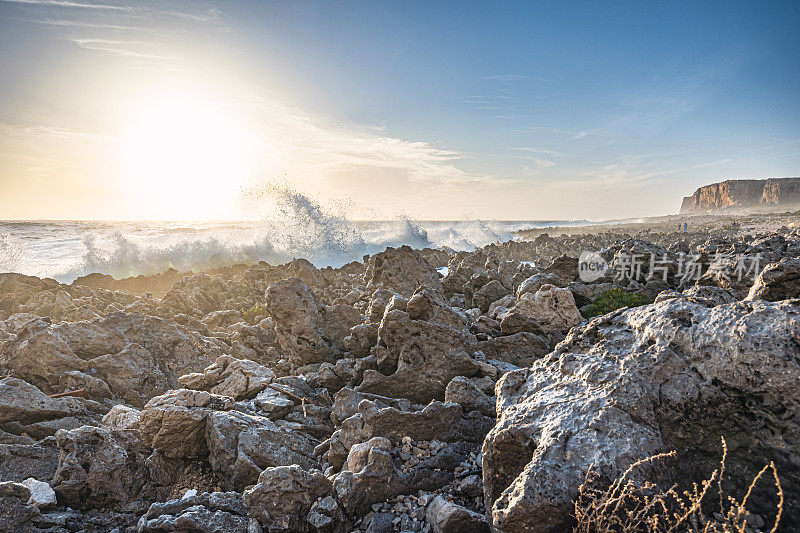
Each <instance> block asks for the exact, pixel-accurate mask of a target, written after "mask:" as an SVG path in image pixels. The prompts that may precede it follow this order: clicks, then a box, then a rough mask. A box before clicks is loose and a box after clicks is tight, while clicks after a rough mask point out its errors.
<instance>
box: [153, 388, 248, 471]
mask: <svg viewBox="0 0 800 533" xmlns="http://www.w3.org/2000/svg"><path fill="white" fill-rule="evenodd" d="M232 407H233V400H232V399H231V398H229V397H228V396H220V395H217V394H211V393H209V392H206V391H194V390H188V389H178V390H171V391H169V392H167V393H166V394H162V395H161V396H156V397H155V398H153V399H151V400H150V401H149V402H147V405H145V406H144V409H143V410H142V414H141V416H140V418H139V430H140V431H141V435H142V441H144V442H145V443H146V444H147V445H148V446H150V447H151V448H155V449H158V450H161V451H162V452H164V455H166V456H167V457H171V458H182V457H186V458H196V457H203V456H205V455H206V453H207V452H208V446H207V444H206V438H205V431H206V419H207V418H208V416H209V415H210V414H211V413H212V412H213V411H215V410H228V409H231V408H232Z"/></svg>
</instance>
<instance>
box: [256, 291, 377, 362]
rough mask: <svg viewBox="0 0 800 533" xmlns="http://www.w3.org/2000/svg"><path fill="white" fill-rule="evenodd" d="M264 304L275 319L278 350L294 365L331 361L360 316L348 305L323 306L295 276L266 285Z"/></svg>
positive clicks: (339, 353)
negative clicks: (279, 348) (267, 286)
mask: <svg viewBox="0 0 800 533" xmlns="http://www.w3.org/2000/svg"><path fill="white" fill-rule="evenodd" d="M266 306H267V310H268V311H269V314H270V316H271V317H272V318H273V320H274V321H275V332H276V333H277V335H278V342H279V343H280V347H281V351H282V352H283V353H284V355H286V356H287V357H288V358H289V361H290V362H291V363H292V364H294V365H295V367H301V366H303V365H307V364H309V363H321V362H323V361H333V360H335V359H336V357H338V356H339V355H341V354H342V353H344V350H345V348H344V338H345V337H346V336H347V335H348V334H349V333H350V328H352V327H353V326H355V325H357V324H359V323H360V322H361V321H362V320H361V316H360V315H359V314H358V312H357V311H356V310H354V309H353V308H352V307H348V306H345V305H341V304H339V305H335V306H331V307H330V308H326V306H325V304H324V303H322V300H320V299H319V298H318V297H317V295H316V294H315V293H314V291H313V290H311V289H310V288H309V287H308V286H307V285H306V284H305V283H303V282H302V281H301V280H300V279H299V278H288V279H285V280H282V281H277V282H275V283H273V284H271V285H270V286H269V288H268V289H267V293H266Z"/></svg>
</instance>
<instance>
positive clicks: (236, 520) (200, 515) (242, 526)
mask: <svg viewBox="0 0 800 533" xmlns="http://www.w3.org/2000/svg"><path fill="white" fill-rule="evenodd" d="M248 524H249V519H248V516H247V509H246V508H245V506H244V503H243V501H242V496H241V495H240V494H239V493H238V492H212V493H208V492H203V493H202V494H195V495H193V496H184V497H183V498H181V499H179V500H170V501H168V502H164V503H154V504H152V505H151V506H150V508H149V509H148V510H147V513H145V514H144V515H143V516H142V517H141V519H139V524H138V526H137V531H138V532H139V533H165V532H168V531H192V532H197V533H216V532H221V531H224V532H226V533H228V532H230V533H247V531H248Z"/></svg>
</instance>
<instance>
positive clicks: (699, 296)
mask: <svg viewBox="0 0 800 533" xmlns="http://www.w3.org/2000/svg"><path fill="white" fill-rule="evenodd" d="M674 298H682V299H686V300H689V301H691V302H695V303H698V304H701V305H705V306H706V307H714V306H717V305H724V304H729V303H732V302H735V301H737V300H739V295H738V294H737V293H735V292H734V291H732V290H730V289H723V288H722V287H714V286H713V285H693V286H692V287H690V288H688V289H686V290H685V291H682V292H681V291H673V290H669V291H663V292H661V293H660V294H659V295H658V296H657V297H656V298H655V301H654V303H660V302H665V301H667V300H672V299H674Z"/></svg>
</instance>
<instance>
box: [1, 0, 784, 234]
mask: <svg viewBox="0 0 800 533" xmlns="http://www.w3.org/2000/svg"><path fill="white" fill-rule="evenodd" d="M0 47H2V48H1V49H2V51H3V53H2V54H0V135H2V136H1V137H0V210H2V211H4V212H6V213H8V214H7V215H6V216H5V217H3V216H2V215H0V218H165V217H178V218H182V217H188V218H196V217H211V218H239V216H240V215H242V213H243V211H242V210H241V209H242V207H241V205H240V203H238V202H239V198H240V196H241V194H240V192H241V190H242V189H243V188H246V186H247V185H248V184H250V183H252V182H253V181H257V180H261V179H265V178H272V177H275V176H281V177H282V179H286V180H289V181H291V182H292V183H293V184H295V186H296V187H297V188H299V189H301V190H303V191H307V192H308V193H310V194H312V195H315V196H317V197H319V198H321V199H322V200H323V201H326V202H331V203H334V204H337V205H342V204H344V205H346V206H347V207H346V210H347V212H348V214H350V215H351V216H355V217H377V218H385V217H391V216H398V215H408V216H412V217H421V218H438V219H448V218H496V219H552V218H618V217H629V216H645V215H656V214H666V213H670V212H675V211H676V210H677V209H678V207H679V205H680V200H681V197H682V196H684V195H688V194H690V193H691V192H692V191H693V190H694V189H695V188H696V187H698V186H700V185H703V184H705V183H709V182H713V181H717V180H719V179H724V178H765V177H775V176H797V175H800V97H798V95H800V59H798V58H800V4H798V3H797V2H747V3H745V2H718V3H716V2H691V3H689V2H687V3H682V2H663V3H662V2H558V3H556V2H518V3H515V2H491V3H489V2H487V3H484V4H478V3H462V2H397V3H388V2H336V3H330V2H268V1H230V0H229V1H219V2H205V1H155V0H143V1H139V2H125V1H121V0H97V1H94V0H74V1H72V0H0ZM162 92H163V93H164V94H169V97H168V98H165V99H163V100H164V101H163V102H162V105H163V106H164V107H166V108H169V107H170V106H171V104H170V102H177V103H178V104H180V103H181V102H193V103H192V104H191V105H190V106H187V107H186V109H185V113H184V114H182V115H178V114H174V116H173V117H172V118H171V119H170V118H165V119H163V120H164V122H163V123H161V122H159V120H161V119H159V118H157V117H159V116H162V115H170V112H162V111H161V110H162V108H159V107H157V106H156V107H155V109H157V110H159V111H158V113H153V115H154V116H155V117H156V118H153V119H152V120H150V121H149V122H146V121H145V122H144V123H142V124H139V123H138V122H136V121H135V120H134V122H136V124H138V125H137V126H136V128H138V129H137V130H136V131H135V132H132V129H131V127H130V124H131V120H132V119H131V118H130V117H131V116H132V115H133V116H134V117H136V116H139V115H142V112H141V109H143V108H142V106H143V105H144V106H145V110H147V109H146V107H147V105H148V104H147V102H152V101H153V100H154V99H156V100H157V99H158V98H160V96H159V95H160V94H161V93H162ZM142 102H144V104H143V103H142ZM137 106H138V107H137ZM212 108H213V110H212V111H211V112H209V109H212ZM219 110H222V111H219ZM195 111H196V112H195ZM218 111H219V112H218ZM221 113H222V114H221ZM144 114H146V113H144ZM187 115H188V116H208V117H212V118H208V119H204V120H203V121H199V122H198V124H200V123H201V122H202V123H204V124H208V125H209V127H210V129H213V130H214V131H217V132H218V131H225V132H227V133H226V134H225V138H226V139H227V138H233V137H237V136H241V137H242V138H245V137H247V139H251V140H254V141H253V142H252V143H251V142H250V140H248V141H242V142H238V143H237V146H235V147H229V148H227V149H220V150H219V153H216V154H214V155H208V152H209V151H211V150H209V149H208V146H213V145H217V144H224V142H223V143H218V142H217V141H216V139H215V138H214V137H213V135H214V134H213V133H209V135H208V136H198V138H197V141H196V142H197V147H198V149H197V150H194V149H193V145H191V144H188V145H182V146H177V147H176V149H175V150H174V151H171V152H170V153H171V154H173V155H172V156H164V155H163V154H162V156H161V159H154V160H153V161H152V162H149V163H148V164H144V165H143V164H140V163H141V161H140V160H141V159H147V158H148V157H149V155H148V154H150V152H151V151H152V150H153V148H152V146H150V145H149V144H148V143H147V142H142V138H144V139H145V140H146V139H149V138H151V137H153V136H154V135H155V134H158V133H159V132H163V131H172V132H174V134H175V135H177V136H178V137H184V138H186V137H191V135H185V134H183V133H184V132H183V130H181V128H180V127H178V126H175V124H174V122H175V121H178V120H180V117H185V116H187ZM223 115H224V116H223ZM220 117H222V118H220ZM170 120H172V122H169V121H170ZM215 121H216V122H215ZM219 124H223V125H224V127H223V126H219ZM197 127H200V126H197ZM193 129H196V127H193ZM150 132H152V133H153V134H154V135H151V134H150ZM189 133H191V132H189ZM237 138H238V137H237ZM164 139H165V140H163V143H168V142H169V137H167V136H165V137H164ZM224 140H225V139H222V141H224ZM159 142H162V141H159ZM187 142H188V141H187ZM193 142H194V141H193ZM244 144H246V145H247V149H246V150H243V149H241V146H239V145H244ZM251 144H252V146H251ZM120 147H122V148H120ZM131 147H133V148H131ZM200 147H202V148H203V149H200ZM120 150H121V151H122V152H124V153H126V154H128V156H124V157H123V156H120V155H119V154H120V153H121V152H120ZM226 150H227V151H226ZM195 152H200V153H199V154H198V155H197V160H196V161H194V162H193V163H187V164H185V165H184V164H182V162H183V161H186V159H188V158H191V157H193V155H192V154H194V153H195ZM131 153H132V154H134V155H135V157H136V158H137V161H138V162H137V163H134V164H130V161H131V159H130V157H131V156H130V154H131ZM178 156H180V157H181V158H179V157H178ZM204 158H206V159H204ZM208 158H211V159H208ZM245 160H246V161H247V164H246V165H243V164H240V162H241V161H245ZM226 162H230V170H229V168H228V166H227V165H226ZM160 168H169V169H170V174H167V173H166V172H162V171H159V170H158V169H160ZM210 168H213V169H216V170H215V172H218V173H217V174H212V173H211V171H208V172H205V170H206V169H210ZM198 170H203V173H202V174H203V176H202V179H199V180H198V179H196V176H197V175H198ZM137 172H138V174H137ZM182 173H183V174H185V175H181V174H182ZM140 174H142V176H140ZM144 174H146V176H144ZM193 176H194V177H193ZM168 181H171V182H173V183H172V185H171V188H170V186H164V187H165V188H164V189H163V190H164V192H165V193H166V194H164V195H163V196H164V197H165V198H166V199H165V200H163V201H152V196H153V188H154V187H155V186H161V185H163V184H164V183H165V182H168ZM187 189H190V190H192V191H193V192H192V194H191V195H189V197H187V198H186V203H187V204H191V205H177V206H176V201H175V198H174V192H175V191H185V190H187ZM170 192H171V193H173V194H172V196H173V197H172V198H169V196H170V194H169V193H170ZM65 195H69V197H72V198H73V199H72V201H70V202H64V197H65ZM131 195H133V196H131ZM135 197H139V198H140V199H145V198H146V199H147V201H148V202H149V203H150V204H152V205H150V206H149V207H146V208H145V207H143V206H141V205H130V204H131V203H132V202H130V199H131V198H135ZM221 198H224V201H223V200H221ZM133 203H135V202H133ZM242 216H243V215H242Z"/></svg>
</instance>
